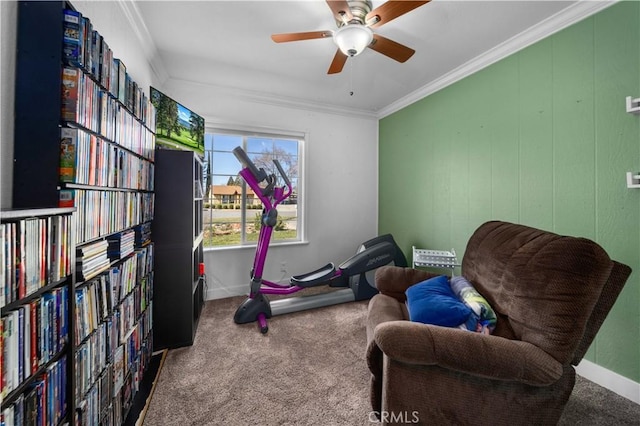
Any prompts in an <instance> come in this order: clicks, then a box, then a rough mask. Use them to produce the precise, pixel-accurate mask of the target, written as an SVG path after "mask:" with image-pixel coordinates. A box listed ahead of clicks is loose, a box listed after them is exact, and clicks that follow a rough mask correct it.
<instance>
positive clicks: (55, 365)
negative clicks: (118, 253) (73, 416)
mask: <svg viewBox="0 0 640 426" xmlns="http://www.w3.org/2000/svg"><path fill="white" fill-rule="evenodd" d="M73 211H74V209H70V208H67V209H57V208H50V209H25V210H11V211H2V212H1V213H0V218H1V219H2V224H1V225H0V267H1V268H0V287H1V288H0V306H2V321H1V322H0V327H1V331H2V332H1V333H0V348H1V350H0V365H1V366H2V368H1V369H0V375H1V376H2V380H0V400H1V401H2V411H1V414H0V415H1V417H2V419H1V420H2V424H40V423H36V421H37V422H40V421H42V419H49V421H50V424H58V423H61V422H63V421H64V420H65V419H67V420H68V419H69V413H70V411H69V400H70V395H71V392H72V389H73V385H72V382H71V381H70V380H69V378H70V376H69V375H68V374H66V372H67V371H71V369H72V359H73V349H72V345H71V342H70V341H71V339H70V336H71V335H72V334H73V322H72V321H71V319H72V318H73V304H72V303H71V297H70V295H71V294H72V292H73V288H74V282H75V279H74V274H73V268H74V260H75V259H74V252H75V250H74V248H75V247H74V236H73V232H74V227H73V224H72V218H71V214H72V212H73Z"/></svg>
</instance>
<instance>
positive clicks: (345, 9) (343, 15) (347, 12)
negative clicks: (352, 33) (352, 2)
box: [327, 0, 353, 24]
mask: <svg viewBox="0 0 640 426" xmlns="http://www.w3.org/2000/svg"><path fill="white" fill-rule="evenodd" d="M327 4H328V5H329V7H330V8H331V11H332V12H333V16H334V17H335V18H336V19H337V20H338V21H343V22H344V23H345V24H346V23H347V22H349V21H350V20H352V19H353V15H352V14H351V8H350V7H349V3H347V2H346V0H327Z"/></svg>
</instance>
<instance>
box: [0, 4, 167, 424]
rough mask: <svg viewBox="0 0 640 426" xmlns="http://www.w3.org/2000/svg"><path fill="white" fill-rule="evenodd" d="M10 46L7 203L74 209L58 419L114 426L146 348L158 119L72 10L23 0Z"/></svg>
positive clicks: (119, 420)
mask: <svg viewBox="0 0 640 426" xmlns="http://www.w3.org/2000/svg"><path fill="white" fill-rule="evenodd" d="M17 44H18V49H17V51H18V54H17V56H16V96H15V97H16V102H15V104H16V105H15V138H14V139H15V146H14V180H13V182H14V187H13V206H14V207H18V208H35V207H52V208H53V207H73V208H74V209H75V212H74V213H73V215H72V216H71V219H70V223H68V224H67V225H68V226H69V227H70V228H71V232H73V234H74V242H75V249H74V250H73V262H72V263H71V268H72V272H75V273H72V274H71V275H72V280H73V281H74V284H73V286H71V287H70V289H69V295H68V298H67V300H68V305H69V310H70V312H71V313H70V315H71V316H70V317H69V318H70V320H69V321H70V323H69V324H70V326H71V328H72V331H71V330H69V335H68V338H67V339H68V343H67V349H66V351H65V352H64V359H65V360H66V362H67V364H64V365H65V366H66V369H65V370H64V371H63V372H62V373H63V374H62V377H61V380H65V381H66V383H67V384H68V391H67V392H66V393H65V395H66V396H67V399H66V403H67V412H68V413H70V414H69V415H68V417H67V418H66V420H65V422H66V423H69V424H72V425H79V424H83V425H84V424H103V425H111V424H116V425H117V424H121V423H122V422H123V420H124V419H125V416H126V413H127V409H128V405H129V404H130V403H131V399H132V398H133V395H134V394H135V392H136V390H137V384H138V383H139V382H140V379H141V375H142V374H143V373H144V371H145V368H146V366H147V365H148V362H149V359H150V357H151V352H152V348H153V345H152V334H151V332H150V331H151V328H152V327H151V325H152V324H151V309H150V307H151V305H152V298H151V295H152V288H153V271H152V268H151V265H152V259H153V247H154V246H153V243H152V239H151V235H150V227H151V226H150V221H151V219H152V218H153V204H154V194H153V190H154V188H153V183H154V167H155V165H154V154H155V149H154V148H155V134H154V129H155V110H154V107H153V105H152V104H151V102H149V99H148V98H147V96H146V95H145V93H144V92H143V90H142V89H141V88H140V87H139V86H138V85H137V84H136V83H135V82H134V81H133V80H132V79H131V77H130V75H129V74H128V73H127V71H126V67H125V65H124V63H123V62H122V61H120V60H119V59H117V58H115V57H114V55H113V52H112V51H111V49H110V48H109V46H108V44H107V41H106V40H105V39H104V37H103V36H102V35H101V34H100V33H99V32H98V31H97V29H94V28H93V26H92V24H91V21H90V20H89V19H88V18H87V17H85V16H82V14H80V13H79V12H77V11H76V10H75V9H74V8H73V6H72V4H71V3H69V2H66V1H49V2H32V1H23V2H20V3H19V5H18V31H17ZM34 82H38V84H34ZM48 292H49V290H48V289H46V288H45V289H44V290H40V289H39V290H36V291H35V292H34V293H33V294H31V295H29V296H27V297H30V298H38V297H44V296H43V295H45V294H47V293H48ZM41 295H42V296H41ZM47 297H48V296H47ZM11 303H15V302H11ZM7 306H9V307H13V305H7ZM3 312H4V311H3ZM50 362H54V361H50ZM9 397H12V396H11V395H9ZM3 408H4V404H3ZM52 424H57V423H52Z"/></svg>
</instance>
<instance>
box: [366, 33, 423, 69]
mask: <svg viewBox="0 0 640 426" xmlns="http://www.w3.org/2000/svg"><path fill="white" fill-rule="evenodd" d="M369 48H371V49H373V50H375V51H376V52H378V53H382V54H383V55H385V56H388V57H390V58H391V59H395V60H396V61H398V62H406V61H407V59H409V58H410V57H411V56H413V54H414V53H416V51H415V50H413V49H411V48H409V47H407V46H405V45H403V44H400V43H397V42H395V41H393V40H389V39H388V38H386V37H383V36H381V35H380V34H374V35H373V42H371V44H370V45H369Z"/></svg>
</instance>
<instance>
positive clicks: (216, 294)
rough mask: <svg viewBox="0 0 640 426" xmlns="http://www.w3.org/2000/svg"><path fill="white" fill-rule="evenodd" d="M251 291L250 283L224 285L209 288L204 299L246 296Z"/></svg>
mask: <svg viewBox="0 0 640 426" xmlns="http://www.w3.org/2000/svg"><path fill="white" fill-rule="evenodd" d="M248 292H249V284H247V283H244V284H238V285H230V286H229V285H227V286H224V287H218V286H216V287H215V288H208V289H207V291H206V292H205V294H204V300H214V299H225V298H227V297H233V296H244V295H246V294H248Z"/></svg>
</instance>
